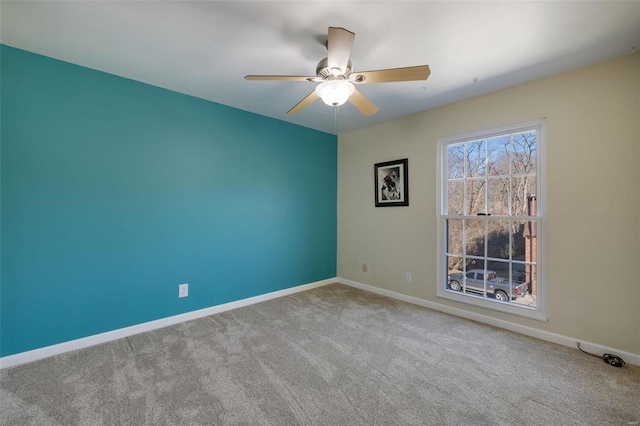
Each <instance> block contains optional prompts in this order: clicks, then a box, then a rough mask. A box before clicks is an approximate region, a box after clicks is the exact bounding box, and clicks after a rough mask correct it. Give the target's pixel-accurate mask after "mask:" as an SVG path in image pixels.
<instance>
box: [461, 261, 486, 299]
mask: <svg viewBox="0 0 640 426" xmlns="http://www.w3.org/2000/svg"><path fill="white" fill-rule="evenodd" d="M465 263H466V266H467V269H466V271H467V274H471V276H474V275H476V274H478V273H480V274H484V260H482V259H470V258H467V260H466V262H465ZM464 290H465V292H466V293H471V294H476V295H481V296H482V295H485V296H486V293H485V281H484V279H480V280H478V279H474V278H467V277H465V278H464Z"/></svg>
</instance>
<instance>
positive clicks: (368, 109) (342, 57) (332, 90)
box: [244, 27, 431, 115]
mask: <svg viewBox="0 0 640 426" xmlns="http://www.w3.org/2000/svg"><path fill="white" fill-rule="evenodd" d="M355 36H356V35H355V33H352V32H351V31H348V30H345V29H344V28H338V27H329V36H328V40H327V51H328V52H327V57H326V58H324V59H323V60H321V61H320V62H318V65H317V67H316V76H315V77H305V76H295V75H247V76H245V77H244V78H245V79H246V80H282V81H312V82H319V83H320V84H319V85H318V86H316V89H315V90H314V91H313V92H311V93H310V94H309V95H308V96H307V97H306V98H304V99H303V100H301V101H300V102H298V103H297V104H296V105H295V106H294V107H293V108H291V109H290V110H289V111H288V112H287V114H296V113H299V112H300V111H302V110H304V109H305V108H306V107H308V106H309V105H311V104H312V103H313V102H315V101H316V100H317V99H318V98H321V99H322V100H323V102H324V103H325V104H327V105H330V106H334V107H337V106H340V105H342V104H344V103H345V102H347V100H348V101H349V102H351V103H352V104H353V105H354V106H355V107H356V108H358V110H360V112H361V113H362V114H363V115H373V114H375V113H377V112H378V111H379V109H378V107H377V106H375V105H374V104H373V102H371V101H370V100H369V99H367V98H366V97H365V96H364V95H363V94H362V93H360V91H358V89H356V88H355V86H354V84H369V83H386V82H392V81H412V80H426V79H427V78H428V77H429V74H431V70H430V69H429V65H419V66H415V67H405V68H392V69H384V70H376V71H361V72H354V71H353V65H352V64H351V61H350V60H349V57H350V56H351V48H352V46H353V40H354V38H355Z"/></svg>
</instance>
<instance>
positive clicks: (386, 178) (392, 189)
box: [373, 158, 409, 207]
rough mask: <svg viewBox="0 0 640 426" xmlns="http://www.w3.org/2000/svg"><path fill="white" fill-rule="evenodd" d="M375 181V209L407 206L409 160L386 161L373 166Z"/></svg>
mask: <svg viewBox="0 0 640 426" xmlns="http://www.w3.org/2000/svg"><path fill="white" fill-rule="evenodd" d="M373 174H374V176H375V180H376V183H375V185H376V187H375V190H376V207H398V206H408V205H409V160H408V159H406V158H404V159H402V160H395V161H387V162H385V163H378V164H374V165H373Z"/></svg>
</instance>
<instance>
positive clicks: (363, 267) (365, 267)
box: [362, 263, 369, 272]
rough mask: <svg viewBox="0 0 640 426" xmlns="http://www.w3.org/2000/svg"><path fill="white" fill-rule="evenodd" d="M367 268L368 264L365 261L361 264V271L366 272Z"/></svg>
mask: <svg viewBox="0 0 640 426" xmlns="http://www.w3.org/2000/svg"><path fill="white" fill-rule="evenodd" d="M368 269H369V265H367V264H366V263H363V264H362V272H367V270H368Z"/></svg>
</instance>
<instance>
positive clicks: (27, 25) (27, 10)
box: [0, 1, 640, 133]
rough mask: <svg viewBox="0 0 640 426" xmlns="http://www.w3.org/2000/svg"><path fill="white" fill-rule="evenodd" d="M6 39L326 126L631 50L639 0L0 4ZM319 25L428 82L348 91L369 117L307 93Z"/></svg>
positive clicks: (388, 116) (364, 54)
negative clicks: (368, 108)
mask: <svg viewBox="0 0 640 426" xmlns="http://www.w3.org/2000/svg"><path fill="white" fill-rule="evenodd" d="M0 15H1V16H0V18H1V21H0V24H1V27H0V28H1V29H0V41H1V42H2V43H4V44H6V45H9V46H13V47H18V48H21V49H25V50H28V51H31V52H36V53H40V54H43V55H46V56H50V57H53V58H57V59H61V60H64V61H68V62H72V63H75V64H79V65H83V66H86V67H89V68H94V69H97V70H101V71H105V72H108V73H112V74H116V75H119V76H122V77H126V78H130V79H133V80H138V81H142V82H145V83H149V84H152V85H156V86H160V87H164V88H167V89H170V90H174V91H177V92H181V93H186V94H189V95H193V96H197V97H199V98H203V99H208V100H211V101H214V102H218V103H221V104H224V105H229V106H232V107H236V108H240V109H243V110H246V111H251V112H255V113H258V114H262V115H266V116H269V117H273V118H277V119H281V120H285V121H289V122H292V123H296V124H299V125H302V126H306V127H310V128H313V129H318V130H322V131H325V132H329V133H336V130H337V133H344V132H348V131H352V130H357V129H361V128H364V127H367V126H370V125H372V124H375V123H379V122H383V121H388V120H392V119H395V118H398V117H402V116H406V115H410V114H415V113H418V112H421V111H425V110H428V109H431V108H436V107H439V106H442V105H446V104H450V103H453V102H457V101H460V100H463V99H468V98H471V97H474V96H478V95H482V94H485V93H489V92H493V91H496V90H500V89H505V88H507V87H511V86H514V85H517V84H522V83H526V82H529V81H533V80H538V79H540V78H543V77H546V76H550V75H553V74H557V73H560V72H563V71H567V70H571V69H575V68H579V67H583V66H587V65H591V64H595V63H597V62H601V61H604V60H608V59H612V58H616V57H622V56H624V55H627V54H629V53H630V52H632V51H634V50H638V49H640V1H626V2H613V1H601V2H583V1H570V2H551V1H548V2H523V1H511V2H453V1H440V2H435V1H412V2H399V1H355V2H346V1H310V2H306V1H290V2H283V1H258V2H245V1H233V2H231V1H229V2H220V1H216V2H214V1H210V2H191V1H163V2H159V1H144V2H132V1H110V2H99V1H77V2H73V1H62V2H59V1H45V2H36V1H19V2H10V1H2V3H0ZM329 26H338V27H344V28H346V29H348V30H350V31H353V32H355V33H356V38H355V43H354V46H353V51H352V55H351V60H352V62H353V65H354V70H355V71H368V70H376V69H383V68H397V67H405V66H411V65H422V64H428V65H429V66H430V67H431V76H430V77H429V79H428V80H426V81H417V82H400V83H381V84H369V85H365V86H359V90H360V91H361V92H362V93H363V94H365V95H366V96H367V97H368V98H369V99H371V100H372V101H373V102H374V103H375V104H376V105H377V106H378V107H379V108H380V112H379V113H378V114H376V115H373V116H370V117H364V116H362V114H360V112H358V111H357V110H356V109H355V107H353V105H351V104H348V103H347V104H346V105H344V106H342V107H340V109H339V111H338V115H337V120H336V121H335V122H334V118H335V117H334V109H333V108H332V107H329V106H326V105H324V104H323V103H322V102H321V101H317V102H316V103H314V104H313V105H312V106H310V107H309V108H307V109H306V110H305V111H303V112H301V113H300V114H296V115H287V114H286V112H287V111H288V110H289V109H290V108H291V107H292V106H293V105H295V104H296V103H297V102H298V101H299V100H301V99H302V98H303V97H305V96H306V95H307V94H309V93H310V92H311V91H312V90H313V89H314V87H315V85H316V84H317V83H310V82H274V81H245V80H244V79H243V77H244V76H245V75H246V74H286V75H315V67H316V64H317V62H318V61H319V60H320V59H322V58H324V57H325V56H326V49H325V46H324V42H325V40H326V34H327V28H328V27H329Z"/></svg>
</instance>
